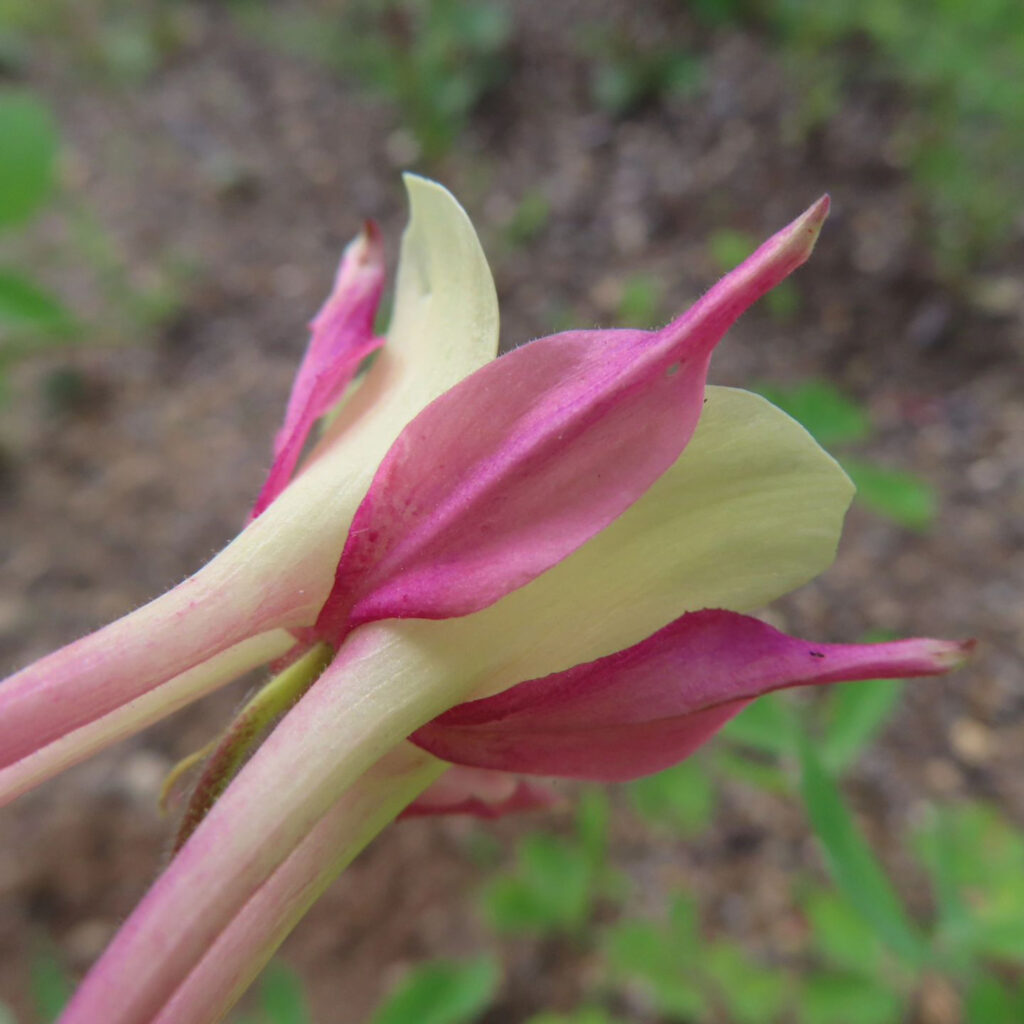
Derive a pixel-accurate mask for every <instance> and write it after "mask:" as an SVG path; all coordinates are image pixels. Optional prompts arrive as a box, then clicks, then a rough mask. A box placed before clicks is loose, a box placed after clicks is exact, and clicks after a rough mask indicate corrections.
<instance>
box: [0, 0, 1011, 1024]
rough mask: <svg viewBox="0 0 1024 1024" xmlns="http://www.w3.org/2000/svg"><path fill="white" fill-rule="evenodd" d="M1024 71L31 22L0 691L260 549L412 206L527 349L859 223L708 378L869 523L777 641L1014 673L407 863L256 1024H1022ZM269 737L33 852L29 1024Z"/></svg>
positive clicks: (718, 50) (727, 32)
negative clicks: (298, 371)
mask: <svg viewBox="0 0 1024 1024" xmlns="http://www.w3.org/2000/svg"><path fill="white" fill-rule="evenodd" d="M1022 67H1024V6H1022V5H1021V4H1020V3H1019V0H971V2H964V0H939V2H935V0H932V2H925V0H865V2H862V3H854V2H841V0H819V2H814V3H812V2H811V0H651V2H646V3H636V2H633V3H630V2H626V0H622V2H618V0H607V2H605V0H593V2H584V0H565V2H562V3H558V4H553V3H550V2H546V3H545V2H540V0H508V2H499V0H477V2H472V0H436V2H433V3H431V2H427V0H348V2H341V0H337V2H328V0H319V2H317V0H280V2H275V0H234V2H227V0H226V2H220V3H218V2H212V0H210V2H199V0H141V2H129V0H0V536H2V537H3V539H4V543H3V545H2V546H0V580H2V588H3V589H2V591H0V660H2V663H3V664H2V665H0V668H2V669H4V670H6V669H8V668H10V669H14V668H16V667H17V666H19V665H21V664H23V663H25V662H27V661H29V660H31V659H32V658H33V657H35V656H38V655H39V654H42V653H44V652H45V651H46V650H48V649H50V648H52V647H54V646H56V645H58V644H61V643H64V642H66V641H68V640H70V639H72V638H74V637H75V636H77V635H79V634H81V633H83V632H85V631H86V630H88V629H91V628H94V627H95V626H98V625H100V624H101V623H102V622H103V621H105V620H107V619H109V618H111V617H113V616H115V615H118V614H120V613H122V612H124V611H126V610H128V609H129V608H131V607H132V606H134V605H135V604H138V603H140V602H141V601H143V600H145V599H146V598H148V597H151V596H153V595H154V594H156V593H158V592H159V591H160V590H162V589H164V588H165V587H167V586H169V585H171V584H173V583H174V582H177V581H178V580H179V579H180V578H182V576H184V575H185V574H187V573H188V572H190V571H192V570H194V569H195V568H196V567H197V566H198V565H199V564H201V563H202V561H204V560H205V558H206V557H208V556H209V554H210V553H211V552H212V551H214V550H216V548H217V547H218V546H220V545H221V544H223V543H224V542H225V541H226V540H227V539H228V538H230V537H231V536H232V535H233V534H234V533H235V532H236V530H237V526H238V524H239V522H241V520H242V519H243V517H244V515H245V511H246V509H247V508H248V506H249V504H250V503H251V501H252V499H253V497H254V495H255V493H256V491H257V489H258V487H259V484H260V482H261V477H262V474H263V473H264V472H265V470H266V468H267V465H268V463H269V450H270V441H271V438H272V436H273V432H274V429H275V427H276V423H277V420H278V418H279V416H280V415H281V411H282V410H283V407H284V401H285V398H286V395H287V389H288V385H289V382H290V377H291V374H292V373H293V372H294V369H295V366H296V365H297V361H298V358H299V355H300V353H301V351H302V348H303V346H304V343H305V328H304V324H305V322H306V320H307V319H308V318H309V316H310V315H311V314H312V313H313V312H314V311H315V309H316V308H317V306H318V305H319V302H320V301H321V299H322V297H323V295H324V294H326V292H327V290H328V288H329V284H330V280H331V276H332V273H333V269H334V263H335V261H336V259H337V255H338V252H339V251H340V249H341V247H342V246H343V245H344V243H345V241H346V240H347V238H349V237H351V235H352V234H354V233H355V231H356V230H357V229H358V225H359V223H360V221H361V220H362V218H364V217H366V216H371V217H374V218H376V219H378V220H379V221H380V222H381V224H382V226H383V228H384V231H385V235H386V237H387V238H388V241H389V253H390V254H391V255H392V257H393V254H394V253H395V252H396V249H397V239H398V234H399V231H400V229H401V224H402V221H403V218H404V208H403V202H404V201H403V197H402V193H401V187H400V181H399V172H400V170H402V169H404V168H413V169H416V170H419V171H421V172H423V173H427V174H430V175H432V176H435V177H437V178H439V179H440V180H442V181H443V182H444V183H445V184H446V185H448V186H449V187H450V188H451V189H452V190H453V191H455V193H456V194H457V195H458V196H459V197H460V199H461V200H462V202H463V203H464V204H465V205H466V207H467V209H468V210H469V212H470V214H471V216H472V217H473V219H474V222H475V223H476V224H477V226H478V230H479V231H480V233H481V237H482V240H483V242H484V246H485V249H486V250H487V252H488V255H489V257H490V259H491V261H492V266H493V268H494V271H495V277H496V281H497V284H498V289H499V295H500V299H501V304H502V316H503V330H502V334H503V344H504V345H506V346H512V345H515V344H519V343H521V342H523V341H525V340H528V339H529V338H531V337H535V336H538V335H542V334H546V333H550V332H552V331H556V330H562V329H565V328H566V327H569V326H585V327H589V326H594V325H602V326H621V325H632V326H655V325H658V324H661V323H664V322H665V321H666V320H668V319H669V318H670V317H671V316H672V315H673V314H674V313H675V312H678V311H680V310H681V309H683V308H685V307H686V305H687V304H689V303H690V302H691V301H692V300H693V299H694V298H696V297H697V296H699V295H700V294H701V292H702V291H704V290H705V289H706V288H707V287H708V286H709V285H710V284H711V283H712V282H713V281H714V280H715V278H716V277H717V276H719V275H720V274H721V273H723V272H724V271H726V270H728V269H730V268H731V267H732V266H734V265H735V264H736V263H738V262H739V261H741V260H742V259H743V258H744V257H745V256H746V255H747V254H748V253H749V252H750V251H751V250H752V249H753V248H754V247H755V246H756V245H757V244H758V242H759V241H760V240H761V239H762V238H763V237H765V236H766V235H767V234H769V233H770V232H771V231H773V230H775V229H777V228H778V227H780V226H781V225H782V224H784V223H785V222H786V221H787V220H789V219H790V218H791V217H792V216H794V215H795V214H796V213H797V212H799V211H800V210H801V209H802V208H804V207H805V206H806V205H807V204H808V203H810V202H811V201H812V200H813V199H814V198H815V197H816V196H817V195H819V194H820V193H821V192H822V191H825V190H828V191H830V192H831V193H832V197H833V215H832V218H831V220H830V222H829V224H828V225H827V227H826V230H825V232H824V234H823V236H822V239H821V242H820V243H819V247H818V250H817V252H816V254H815V257H814V259H813V261H812V262H811V263H810V264H809V265H808V266H807V267H806V268H804V269H803V270H802V271H801V272H800V273H799V274H798V275H797V276H795V277H794V278H793V279H792V280H791V281H789V282H787V283H786V284H785V285H784V286H783V287H781V288H779V289H778V290H776V291H775V292H774V293H772V294H771V295H770V296H768V297H767V299H766V300H765V301H764V302H763V303H761V304H760V305H759V306H758V307H757V308H756V309H755V310H753V311H752V312H751V313H750V314H749V315H748V316H747V317H745V318H744V320H743V321H742V322H741V323H740V324H739V325H738V326H737V328H736V329H735V330H734V331H733V332H732V334H731V336H730V338H729V339H728V340H727V341H726V342H725V343H724V344H723V346H722V347H721V349H720V354H719V355H717V356H716V364H715V368H714V371H713V380H714V381H715V382H717V383H726V384H731V385H738V386H745V387H750V388H753V389H755V390H758V391H760V392H761V393H763V394H765V395H766V396H767V397H768V398H769V399H770V400H771V401H773V402H775V403H776V404H778V405H779V406H780V407H782V408H783V409H785V410H786V411H787V412H789V413H790V414H791V415H793V416H794V417H796V418H797V419H799V420H800V421H801V422H803V423H804V424H805V426H807V428H808V429H809V430H810V431H811V432H812V433H813V434H814V435H815V436H816V437H817V438H818V439H819V440H820V441H821V442H822V444H824V445H825V446H826V447H828V448H829V450H830V451H832V452H833V453H834V454H835V455H836V456H837V458H839V460H840V461H841V463H842V464H843V466H844V467H845V468H846V469H847V471H848V472H849V474H850V475H851V477H852V478H853V479H854V481H855V482H856V484H857V486H858V500H857V502H856V504H855V506H854V509H853V511H852V513H851V515H850V518H849V522H848V533H847V537H846V539H845V540H844V544H843V546H842V548H841V551H840V556H839V559H838V561H837V564H836V566H835V568H834V569H833V570H832V571H831V572H830V573H829V574H828V575H827V576H826V577H824V578H823V579H822V580H820V581H818V582H816V583H814V584H812V585H810V586H808V587H806V588H804V589H803V590H801V591H800V592H798V593H797V594H795V595H793V596H791V597H790V598H788V599H786V600H784V601H782V602H780V603H779V604H778V605H777V606H775V607H773V609H771V610H770V611H769V612H768V617H769V618H770V619H771V621H772V622H773V623H775V624H777V625H778V626H780V627H781V628H785V629H787V630H788V631H790V632H793V633H798V634H802V635H806V636H815V637H817V638H819V639H822V640H840V639H847V640H855V639H864V638H867V639H872V638H875V639H878V638H881V637H883V636H889V635H904V634H909V633H920V634H926V635H927V634H931V635H940V636H960V637H962V636H968V635H976V636H977V637H978V638H979V640H980V641H981V643H980V647H979V654H978V657H977V658H976V660H975V661H974V662H973V663H972V665H971V666H969V667H968V668H967V669H966V670H964V671H963V672H961V673H960V674H958V675H957V676H955V677H953V678H952V679H948V680H943V681H941V682H935V681H925V682H918V683H914V684H911V685H907V686H903V685H901V684H897V683H894V682H891V681H884V680H881V681H878V682H874V683H867V684H862V685H857V686H851V687H849V688H847V689H841V688H840V689H835V690H830V691H828V692H822V693H818V694H811V695H797V696H792V695H786V696H777V697H772V698H769V699H765V700H763V701H761V702H759V703H758V704H756V705H754V706H753V707H752V708H751V709H750V710H749V711H748V712H746V713H745V714H744V715H743V716H741V717H740V718H739V719H737V720H736V721H735V723H734V724H733V725H731V726H730V727H729V728H728V729H727V730H726V731H725V733H724V734H723V736H722V737H720V738H719V739H717V740H715V741H713V743H712V744H710V745H709V746H708V747H707V748H706V749H705V750H703V751H702V752H700V753H699V754H698V755H697V756H696V757H694V758H693V759H691V760H690V761H689V762H687V763H685V764H683V765H681V766H679V767H678V768H675V769H672V770H671V771H668V772H665V773H662V774H661V775H658V776H655V777H652V778H650V779H647V780H642V781H640V782H637V783H635V784H632V785H630V786H621V787H609V788H606V789H598V788H589V787H576V788H570V787H566V795H567V797H568V798H569V800H568V805H567V806H568V808H569V809H567V810H565V811H564V812H555V813H551V814H549V815H545V816H539V817H537V816H534V817H530V818H523V819H520V820H506V821H502V822H500V823H497V824H496V825H494V824H477V823H475V822H471V821H465V820H452V821H444V822H442V821H433V822H424V821H415V822H408V823H403V824H401V825H398V826H396V827H394V828H393V829H391V830H390V831H389V832H388V833H387V834H386V835H385V836H383V837H382V838H381V839H380V840H379V841H378V842H377V843H376V844H375V845H374V846H373V847H372V848H371V849H370V850H369V851H368V852H367V854H365V855H364V856H363V857H362V858H361V859H360V860H359V861H358V862H357V863H356V865H355V866H354V867H353V868H352V869H351V870H350V872H349V873H348V875H347V876H346V877H345V878H344V879H342V881H341V882H340V883H338V884H337V885H336V886H335V887H334V889H332V891H331V892H330V894H329V895H328V896H327V897H326V898H325V899H324V900H323V901H322V903H321V904H320V905H319V906H318V907H317V908H316V909H315V910H314V911H313V913H312V914H311V915H310V917H309V918H308V919H307V921H305V922H304V923H303V925H301V926H300V928H299V929H298V930H297V932H296V934H295V935H294V936H293V938H292V939H290V940H289V941H288V943H286V945H285V946H284V947H283V949H282V953H281V960H280V961H279V962H278V963H276V964H275V965H274V966H273V967H272V968H271V969H270V970H268V972H267V973H266V975H265V977H264V978H263V979H262V981H261V983H260V984H259V985H258V986H257V989H256V991H254V993H253V994H252V996H251V997H250V999H249V1000H248V1002H247V1003H246V1004H245V1005H243V1006H242V1007H241V1008H240V1010H239V1013H238V1016H237V1018H236V1019H237V1021H238V1022H239V1024H245V1022H249V1024H256V1022H260V1024H305V1022H315V1024H356V1022H364V1021H368V1022H371V1024H399V1022H410V1024H411V1022H416V1024H460V1022H464V1024H470V1022H474V1021H475V1022H481V1024H519V1022H527V1021H528V1022H530V1024H570V1022H575V1024H613V1022H640V1024H660V1022H681V1024H687V1022H692V1024H705V1022H707V1024H717V1022H735V1024H773V1022H778V1024H784V1022H794V1024H890V1022H891V1024H896V1022H908V1024H959V1022H968V1024H1017V1022H1019V1021H1021V1020H1024V832H1022V831H1021V826H1022V824H1024V786H1022V783H1021V767H1022V765H1021V757H1020V751H1021V750H1022V749H1024V673H1022V671H1021V669H1022V666H1021V658H1020V651H1021V641H1022V639H1024V633H1022V630H1024V626H1022V623H1024V614H1022V612H1024V554H1022V552H1024V543H1022V542H1024V401H1022V398H1024V395H1022V392H1024V386H1022V385H1024V379H1022V374H1021V372H1020V361H1021V356H1022V354H1024V274H1022V267H1024V170H1022V168H1024V87H1022V85H1021V75H1020V69H1021V68H1022ZM228 466H230V467H231V471H230V473H228V472H226V467H228ZM243 692H244V688H243V689H236V690H232V691H231V692H229V693H225V694H220V695H217V696H215V697H213V698H210V699H209V700H208V701H207V702H205V703H204V705H202V706H200V707H199V708H195V709H191V710H189V711H187V712H184V713H183V714H181V715H180V716H178V718H177V719H175V720H172V721H171V722H169V723H166V724H164V725H161V726H159V727H157V728H155V729H153V730H151V732H150V733H148V734H147V735H145V736H143V737H139V738H137V739H135V740H133V741H130V742H129V743H127V744H125V745H123V746H122V747H120V748H118V749H117V750H114V751H111V752H109V753H108V754H106V755H104V756H103V757H101V758H99V759H96V760H95V761H93V762H90V763H89V764H87V765H85V766H82V767H81V768H79V769H76V770H75V771H73V772H72V773H69V774H68V775H67V776H65V777H64V778H62V779H59V780H57V781H56V782H53V783H51V784H49V785H48V786H46V787H44V788H43V789H42V790H41V791H40V792H39V793H37V794H33V795H31V796H30V797H27V798H25V799H24V800H22V801H21V802H19V804H17V805H16V806H14V807H12V808H8V809H5V811H4V812H3V824H2V832H3V836H4V842H3V844H0V1004H2V1005H0V1021H3V1022H4V1024H6V1022H7V1020H8V1019H10V1020H13V1021H18V1022H20V1024H35V1022H42V1021H46V1020H52V1019H54V1017H55V1016H56V1014H57V1012H58V1011H59V1007H60V1006H61V1005H62V1004H63V1002H64V1000H65V999H66V997H67V992H68V990H69V987H70V986H71V985H73V981H74V979H75V977H77V976H78V975H80V974H81V972H82V971H84V970H85V969H86V968H87V967H88V964H89V963H90V962H91V960H92V959H93V958H94V957H95V956H96V955H97V953H98V952H99V951H100V949H101V948H102V947H103V945H104V943H105V942H106V941H107V940H108V939H109V937H110V935H111V934H112V933H113V930H114V929H115V928H116V926H117V922H118V921H119V920H120V919H122V918H123V916H124V915H125V913H126V912H127V911H128V910H129V909H130V907H131V906H132V905H133V904H134V903H135V902H136V901H137V899H138V898H139V897H140V895H141V894H142V892H143V891H144V890H145V888H146V886H147V884H148V883H149V880H150V879H151V878H152V877H153V875H154V873H155V871H156V870H157V867H158V865H159V863H160V858H161V851H162V850H163V848H164V847H165V845H166V843H167V838H168V836H169V835H170V834H171V833H172V831H173V826H172V825H171V824H169V823H167V822H165V821H162V820H161V819H160V817H159V815H158V812H157V810H156V795H157V792H158V791H159V787H160V782H161V780H162V779H163V777H164V774H165V773H166V771H167V770H168V769H169V768H170V766H171V765H173V764H174V763H175V762H176V761H177V760H178V759H179V758H180V757H182V756H184V755H185V754H187V753H188V752H189V751H191V750H193V749H196V748H198V747H200V746H202V745H203V744H204V743H205V742H206V741H207V740H208V739H209V738H210V736H211V735H212V734H213V732H214V731H215V730H216V728H217V726H218V724H219V723H221V722H223V721H224V719H225V718H226V716H227V715H228V714H229V713H230V710H231V708H232V707H233V706H235V705H236V704H237V702H238V700H239V699H240V695H241V693H243Z"/></svg>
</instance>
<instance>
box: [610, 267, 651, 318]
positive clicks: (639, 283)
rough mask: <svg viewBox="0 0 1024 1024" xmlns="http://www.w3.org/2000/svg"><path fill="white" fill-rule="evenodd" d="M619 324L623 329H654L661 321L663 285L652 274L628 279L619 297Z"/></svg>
mask: <svg viewBox="0 0 1024 1024" xmlns="http://www.w3.org/2000/svg"><path fill="white" fill-rule="evenodd" d="M617 319H618V322H619V323H620V324H621V325H622V326H623V327H642V328H653V327H656V326H657V325H658V321H659V320H660V319H661V285H660V284H659V282H658V280H657V278H655V277H652V276H651V275H650V274H633V275H632V276H630V277H628V278H626V281H625V283H624V284H623V286H622V295H621V296H620V297H619V309H618V314H617Z"/></svg>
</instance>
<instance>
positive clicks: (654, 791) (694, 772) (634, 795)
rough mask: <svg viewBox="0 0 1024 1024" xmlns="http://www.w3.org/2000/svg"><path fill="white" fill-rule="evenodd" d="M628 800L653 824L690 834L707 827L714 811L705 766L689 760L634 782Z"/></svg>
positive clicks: (711, 789) (695, 759)
mask: <svg viewBox="0 0 1024 1024" xmlns="http://www.w3.org/2000/svg"><path fill="white" fill-rule="evenodd" d="M628 792H629V799H630V801H631V803H632V804H633V807H634V808H635V809H636V811H637V813H638V814H639V815H641V817H643V818H645V819H646V820H647V821H649V822H650V823H651V824H652V825H656V826H660V827H663V828H668V829H671V830H673V831H675V832H678V833H680V834H681V835H692V834H693V833H695V832H700V831H702V830H703V829H705V828H707V826H708V824H709V823H710V821H711V817H712V814H713V813H714V808H715V790H714V787H713V785H712V783H711V778H710V775H709V773H708V767H707V764H706V763H705V762H704V761H703V760H702V759H699V758H690V759H689V760H687V761H683V763H682V764H678V765H676V766H675V767H674V768H669V769H668V770H667V771H663V772H658V773H657V774H656V775H648V776H647V777H646V778H644V779H637V781H636V782H633V783H630V785H629V787H628Z"/></svg>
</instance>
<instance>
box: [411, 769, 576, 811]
mask: <svg viewBox="0 0 1024 1024" xmlns="http://www.w3.org/2000/svg"><path fill="white" fill-rule="evenodd" d="M561 803H562V800H561V799H560V797H559V796H558V794H556V793H553V792H552V791H551V790H550V789H548V788H547V787H545V786H540V785H537V783H535V782H532V781H530V780H528V779H520V778H517V777H516V776H514V775H509V774H507V773H505V772H490V771H485V770H484V769H481V768H462V767H459V766H455V767H452V768H449V769H448V771H446V772H445V773H444V775H442V776H441V778H439V779H438V780H437V782H435V783H434V784H433V785H432V786H431V787H430V788H429V789H428V790H426V791H425V792H424V793H422V794H421V795H420V796H418V797H417V798H416V799H415V800H414V801H413V802H412V803H411V804H410V805H409V806H408V807H406V809H405V810H404V811H402V813H401V814H400V815H399V818H421V817H426V816H433V815H438V814H466V815H470V816H471V817H474V818H486V819H494V818H502V817H504V816H505V815H506V814H519V813H522V812H524V811H545V810H550V809H551V808H553V807H557V806H559V805H560V804H561Z"/></svg>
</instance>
